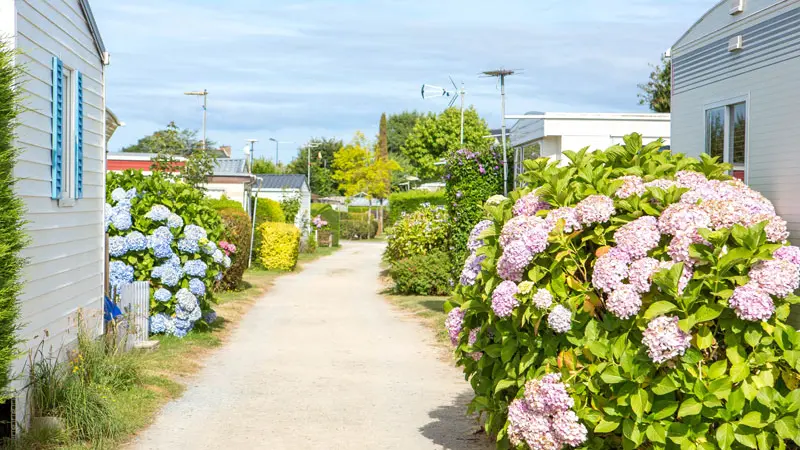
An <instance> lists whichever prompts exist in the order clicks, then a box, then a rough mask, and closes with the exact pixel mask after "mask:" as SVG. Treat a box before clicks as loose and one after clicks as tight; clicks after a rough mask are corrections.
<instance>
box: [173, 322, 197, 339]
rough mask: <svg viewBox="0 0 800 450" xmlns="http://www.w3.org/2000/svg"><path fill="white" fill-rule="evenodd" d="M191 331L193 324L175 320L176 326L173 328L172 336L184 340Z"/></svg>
mask: <svg viewBox="0 0 800 450" xmlns="http://www.w3.org/2000/svg"><path fill="white" fill-rule="evenodd" d="M187 324H188V326H187ZM184 327H185V328H184ZM191 329H192V323H191V322H189V321H188V320H181V319H175V326H174V327H173V328H172V335H173V336H175V337H179V338H184V337H186V335H187V334H189V330H191Z"/></svg>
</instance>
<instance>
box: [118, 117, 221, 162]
mask: <svg viewBox="0 0 800 450" xmlns="http://www.w3.org/2000/svg"><path fill="white" fill-rule="evenodd" d="M216 146H217V144H216V143H215V142H213V141H211V140H209V141H208V148H210V149H212V148H216ZM167 147H168V148H169V149H170V151H171V152H172V153H175V154H189V153H190V152H192V151H193V150H196V149H201V148H203V141H202V139H198V137H197V131H196V130H190V129H187V128H184V129H181V128H180V127H178V125H176V124H175V122H170V123H169V124H167V127H166V128H164V129H163V130H157V131H155V132H153V134H151V135H149V136H145V137H143V138H141V139H139V141H138V142H136V143H135V144H133V145H129V146H127V147H123V148H122V150H120V151H122V152H125V153H158V152H161V151H164V149H165V148H167Z"/></svg>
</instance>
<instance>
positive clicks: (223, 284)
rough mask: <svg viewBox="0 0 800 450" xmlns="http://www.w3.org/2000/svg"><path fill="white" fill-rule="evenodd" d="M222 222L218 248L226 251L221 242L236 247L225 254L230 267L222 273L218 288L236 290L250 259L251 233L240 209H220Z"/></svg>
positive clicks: (246, 218)
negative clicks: (229, 260)
mask: <svg viewBox="0 0 800 450" xmlns="http://www.w3.org/2000/svg"><path fill="white" fill-rule="evenodd" d="M217 212H218V213H219V215H220V217H222V222H223V223H225V232H224V233H223V235H222V240H221V241H220V247H221V248H222V249H223V251H226V249H225V248H224V247H225V246H224V245H223V244H222V242H223V241H224V242H228V243H230V244H233V245H234V246H236V251H235V252H232V253H230V252H229V251H226V254H227V255H228V256H229V257H230V258H231V266H230V267H229V268H228V269H227V270H226V271H225V272H224V274H223V276H222V279H221V280H220V281H219V283H218V286H219V288H220V289H223V290H233V289H236V288H237V287H238V286H239V284H240V283H241V282H242V277H243V276H244V272H245V270H247V264H248V262H249V258H250V236H251V234H252V232H253V230H252V222H251V221H250V217H249V216H248V215H247V213H246V212H244V210H243V209H242V208H241V205H240V206H239V207H238V208H222V209H219V210H217Z"/></svg>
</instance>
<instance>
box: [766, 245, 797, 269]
mask: <svg viewBox="0 0 800 450" xmlns="http://www.w3.org/2000/svg"><path fill="white" fill-rule="evenodd" d="M772 257H773V258H775V259H780V260H783V261H788V262H790V263H792V264H795V265H798V266H800V247H795V246H794V245H786V246H783V247H781V248H779V249H777V250H775V251H774V252H772Z"/></svg>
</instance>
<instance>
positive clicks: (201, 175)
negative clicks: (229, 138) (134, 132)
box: [137, 122, 217, 189]
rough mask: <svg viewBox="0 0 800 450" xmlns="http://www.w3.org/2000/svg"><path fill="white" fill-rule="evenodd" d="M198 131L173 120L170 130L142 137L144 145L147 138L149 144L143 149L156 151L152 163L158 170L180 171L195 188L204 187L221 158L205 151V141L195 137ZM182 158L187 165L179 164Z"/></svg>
mask: <svg viewBox="0 0 800 450" xmlns="http://www.w3.org/2000/svg"><path fill="white" fill-rule="evenodd" d="M194 134H195V132H187V130H181V129H180V128H178V126H177V125H175V122H170V123H169V125H167V128H166V129H164V130H160V131H156V132H155V133H153V134H152V135H150V136H147V137H144V138H142V139H140V140H139V143H140V144H141V143H142V142H143V141H144V142H145V143H146V144H143V145H142V146H140V147H139V148H141V149H145V148H146V149H147V151H146V152H147V153H155V154H156V157H155V158H153V163H152V165H151V169H152V170H153V171H154V172H163V173H165V174H167V175H168V176H173V175H174V174H176V173H177V174H178V176H179V177H180V178H182V179H183V180H184V181H185V182H186V183H188V184H189V185H191V186H192V187H195V188H198V189H203V184H205V182H206V180H207V179H208V177H209V176H211V175H212V174H213V173H214V165H215V164H216V161H217V157H216V155H215V152H213V151H206V150H204V149H203V143H202V141H197V140H196V139H194V138H193V137H192V136H194ZM137 145H139V144H137ZM181 158H184V159H185V161H184V164H180V163H179V161H180V159H181Z"/></svg>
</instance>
